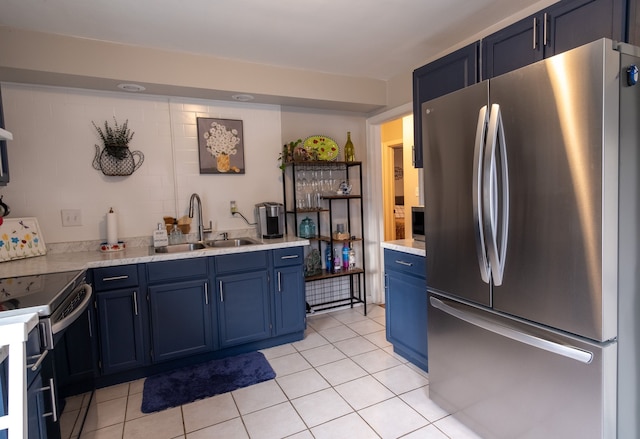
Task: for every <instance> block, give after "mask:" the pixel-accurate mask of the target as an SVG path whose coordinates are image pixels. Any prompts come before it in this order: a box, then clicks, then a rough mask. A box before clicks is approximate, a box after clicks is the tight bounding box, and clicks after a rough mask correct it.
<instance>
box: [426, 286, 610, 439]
mask: <svg viewBox="0 0 640 439" xmlns="http://www.w3.org/2000/svg"><path fill="white" fill-rule="evenodd" d="M428 306H429V308H428V332H427V333H428V341H429V344H428V346H429V383H430V385H429V395H430V398H431V399H432V400H433V401H435V402H436V403H438V404H439V405H440V406H441V407H443V408H444V409H446V410H448V411H450V412H451V413H452V414H455V417H456V418H458V419H459V420H460V421H462V422H464V423H465V424H467V425H468V426H469V427H470V428H471V429H473V430H474V431H476V432H477V433H478V434H480V435H481V436H482V437H483V438H485V439H493V438H499V439H515V438H528V439H534V438H536V439H537V438H546V439H551V438H563V439H566V438H578V437H579V438H582V439H585V438H594V439H596V438H597V439H600V438H615V435H616V431H615V430H616V423H615V406H616V394H615V393H616V381H615V368H616V348H617V346H616V343H615V342H610V343H604V344H596V343H589V342H585V341H584V340H582V339H577V338H573V337H569V336H564V335H561V334H559V333H557V332H551V331H546V330H544V329H541V328H539V327H534V326H532V325H528V324H525V323H523V322H520V321H515V320H512V319H510V318H506V317H503V316H500V315H497V314H496V313H492V312H488V311H485V310H483V309H480V308H476V307H472V306H469V305H466V304H463V303H460V302H457V301H453V300H449V299H447V298H444V297H440V296H435V295H430V297H429V304H428Z"/></svg>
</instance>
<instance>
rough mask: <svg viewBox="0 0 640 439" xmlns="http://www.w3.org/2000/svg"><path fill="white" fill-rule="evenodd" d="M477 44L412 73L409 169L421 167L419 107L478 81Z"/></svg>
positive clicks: (478, 44)
mask: <svg viewBox="0 0 640 439" xmlns="http://www.w3.org/2000/svg"><path fill="white" fill-rule="evenodd" d="M479 50H480V42H479V41H476V42H475V43H473V44H470V45H468V46H466V47H463V48H462V49H458V50H456V51H455V52H453V53H450V54H448V55H446V56H444V57H442V58H440V59H438V60H436V61H433V62H432V63H429V64H427V65H425V66H422V67H420V68H419V69H416V70H414V72H413V139H414V140H413V142H414V148H413V150H414V151H413V154H414V156H413V166H414V167H416V168H422V125H421V124H420V120H421V115H420V111H421V107H422V104H423V103H424V102H427V101H430V100H431V99H435V98H437V97H439V96H443V95H446V94H448V93H451V92H453V91H456V90H459V89H461V88H465V87H467V86H469V85H471V84H475V83H476V82H478V74H479V66H478V60H479V55H478V54H479Z"/></svg>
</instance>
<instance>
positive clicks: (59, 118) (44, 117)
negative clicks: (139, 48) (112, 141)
mask: <svg viewBox="0 0 640 439" xmlns="http://www.w3.org/2000/svg"><path fill="white" fill-rule="evenodd" d="M2 98H3V102H4V114H5V125H6V126H7V127H10V131H11V132H12V133H13V134H14V140H13V141H11V142H9V143H8V150H9V152H8V155H9V167H10V168H9V169H10V176H11V181H10V183H9V185H8V186H7V187H5V188H0V194H2V195H3V196H4V201H5V202H6V203H7V204H9V205H10V206H11V217H24V216H35V217H37V218H38V220H39V223H40V227H41V229H42V233H43V236H44V239H45V241H46V242H72V241H88V240H97V239H105V238H106V225H105V214H106V212H107V211H108V210H109V208H110V207H111V206H113V208H114V209H115V210H116V211H117V212H118V213H119V237H120V238H121V239H122V238H127V237H137V236H149V235H151V232H152V230H153V229H154V228H155V225H156V224H157V223H158V222H162V217H163V216H165V215H167V216H182V215H186V214H187V209H188V202H189V197H190V195H191V193H193V192H197V193H198V194H199V195H200V197H201V198H202V202H203V207H204V211H203V216H204V219H205V221H208V220H209V219H211V220H213V223H214V229H217V230H233V229H244V228H246V224H245V223H244V221H242V219H240V218H233V217H231V216H230V214H229V201H230V200H236V202H237V204H238V209H239V210H240V212H242V213H243V214H244V215H245V216H247V218H249V219H250V220H251V221H253V207H254V205H255V204H256V203H258V202H261V201H281V200H282V189H281V183H280V170H279V169H278V162H277V157H278V153H279V151H280V148H281V139H282V136H281V111H280V106H276V105H258V104H247V103H234V102H225V101H206V100H197V99H186V98H184V99H181V98H167V97H159V96H148V95H135V94H128V93H109V92H99V91H91V90H82V89H70V88H56V87H45V86H31V85H19V84H6V83H3V84H2ZM114 116H115V117H116V118H117V120H118V121H119V122H120V123H121V122H124V121H125V120H126V119H128V120H129V127H130V128H131V130H132V131H134V132H135V136H134V138H133V140H132V142H131V144H130V149H131V150H139V151H141V152H142V153H143V154H144V156H145V161H144V163H143V164H142V166H141V167H140V169H138V170H137V171H136V172H134V174H133V175H130V176H128V177H107V176H105V175H103V174H102V172H101V171H98V170H95V169H94V168H93V167H92V161H93V158H94V155H95V147H94V144H96V143H97V144H100V142H99V138H98V137H97V133H96V131H95V129H94V128H93V126H92V125H91V122H92V121H95V122H96V124H101V123H104V121H105V120H109V121H112V120H113V117H114ZM199 116H202V117H216V118H227V119H240V120H242V121H243V131H244V137H245V142H244V148H245V156H244V159H245V172H246V173H245V174H244V175H210V174H209V175H206V174H205V175H200V173H199V162H198V150H197V139H196V137H197V134H196V117H199ZM61 209H81V211H82V226H80V227H62V221H61V213H60V210H61Z"/></svg>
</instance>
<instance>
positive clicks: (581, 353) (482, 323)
mask: <svg viewBox="0 0 640 439" xmlns="http://www.w3.org/2000/svg"><path fill="white" fill-rule="evenodd" d="M429 300H430V302H431V305H432V306H433V307H434V308H437V309H439V310H440V311H442V312H445V313H447V314H449V315H450V316H452V317H455V318H457V319H460V320H464V321H465V322H467V323H469V324H471V325H474V326H477V327H479V328H482V329H484V330H486V331H489V332H492V333H494V334H498V335H500V336H502V337H506V338H509V339H511V340H514V341H517V342H520V343H525V344H527V345H529V346H532V347H534V348H538V349H542V350H545V351H547V352H551V353H552V354H556V355H561V356H563V357H567V358H570V359H572V360H576V361H579V362H581V363H584V364H589V363H591V361H592V360H593V353H592V352H588V351H585V350H582V349H579V348H576V347H573V346H568V345H563V344H559V343H556V342H554V341H550V340H545V339H544V338H540V337H537V336H535V335H531V334H527V333H526V332H522V331H519V330H516V329H513V328H510V327H508V326H505V325H503V324H499V323H496V322H492V321H490V320H488V319H483V318H481V317H478V316H475V315H473V314H471V313H468V312H465V311H463V310H460V309H457V308H455V307H453V306H450V305H447V304H446V303H444V302H443V301H442V300H440V299H438V298H436V297H433V296H431V297H430V298H429Z"/></svg>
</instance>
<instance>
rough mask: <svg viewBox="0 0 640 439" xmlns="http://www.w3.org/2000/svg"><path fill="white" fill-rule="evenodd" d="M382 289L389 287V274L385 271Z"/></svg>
mask: <svg viewBox="0 0 640 439" xmlns="http://www.w3.org/2000/svg"><path fill="white" fill-rule="evenodd" d="M384 289H385V290H388V289H389V275H388V274H387V273H385V274H384Z"/></svg>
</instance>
